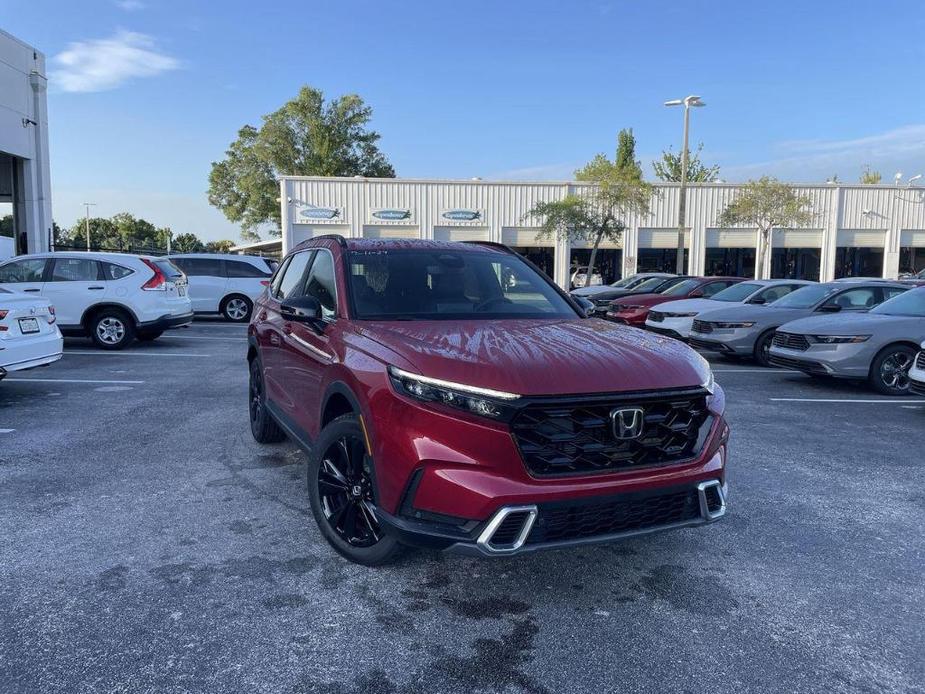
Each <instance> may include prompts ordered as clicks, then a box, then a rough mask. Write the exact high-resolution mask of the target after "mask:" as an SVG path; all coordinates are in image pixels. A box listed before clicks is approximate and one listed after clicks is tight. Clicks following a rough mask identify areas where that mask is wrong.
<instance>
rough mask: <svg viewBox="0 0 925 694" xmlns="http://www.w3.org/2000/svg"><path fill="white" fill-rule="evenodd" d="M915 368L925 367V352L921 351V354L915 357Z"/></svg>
mask: <svg viewBox="0 0 925 694" xmlns="http://www.w3.org/2000/svg"><path fill="white" fill-rule="evenodd" d="M915 368H917V369H925V352H919V356H917V357H916V358H915Z"/></svg>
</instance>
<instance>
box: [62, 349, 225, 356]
mask: <svg viewBox="0 0 925 694" xmlns="http://www.w3.org/2000/svg"><path fill="white" fill-rule="evenodd" d="M64 354H65V355H67V354H82V355H86V356H91V357H95V356H97V355H100V354H121V355H123V356H127V357H211V356H212V355H211V354H187V353H185V352H125V351H115V350H112V351H110V350H100V351H99V352H91V351H89V350H87V351H83V350H74V349H66V350H64Z"/></svg>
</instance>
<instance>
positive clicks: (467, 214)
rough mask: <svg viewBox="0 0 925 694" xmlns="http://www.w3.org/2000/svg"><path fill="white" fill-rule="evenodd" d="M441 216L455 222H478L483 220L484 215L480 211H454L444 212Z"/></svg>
mask: <svg viewBox="0 0 925 694" xmlns="http://www.w3.org/2000/svg"><path fill="white" fill-rule="evenodd" d="M440 216H441V217H443V218H444V219H449V220H452V221H454V222H476V221H478V220H480V219H481V218H482V213H481V212H479V211H478V210H465V209H453V210H446V211H444V212H443V214H441V215H440Z"/></svg>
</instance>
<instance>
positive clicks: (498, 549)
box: [476, 505, 538, 554]
mask: <svg viewBox="0 0 925 694" xmlns="http://www.w3.org/2000/svg"><path fill="white" fill-rule="evenodd" d="M512 513H526V514H527V517H526V519H525V520H524V523H523V525H522V526H521V528H520V532H519V533H518V534H517V537H516V538H515V539H514V542H512V543H510V544H505V545H493V544H492V542H491V540H492V536H493V535H494V534H495V533H496V532H497V530H498V528H500V527H501V524H502V523H503V522H504V519H505V518H507V517H508V516H509V515H511V514H512ZM537 513H538V511H537V508H536V506H533V505H531V506H505V507H503V508H500V509H498V510H497V511H496V512H495V515H494V516H492V518H491V520H490V521H488V525H486V526H485V530H483V531H482V534H481V535H479V539H478V540H476V545H478V547H479V549H480V550H482V551H483V552H485V553H486V554H513V553H515V552H516V551H517V550H519V549H520V548H521V547H523V544H524V543H525V542H526V541H527V536H529V535H530V531H531V530H533V523H534V522H535V521H536V516H537Z"/></svg>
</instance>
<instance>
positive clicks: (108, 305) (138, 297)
mask: <svg viewBox="0 0 925 694" xmlns="http://www.w3.org/2000/svg"><path fill="white" fill-rule="evenodd" d="M0 287H3V288H5V289H9V290H11V291H16V292H24V293H27V294H38V295H39V296H43V297H45V298H47V299H48V300H49V301H51V303H52V304H54V306H55V310H56V313H57V318H58V326H59V327H60V329H61V332H62V333H63V334H64V335H88V336H89V337H91V338H92V339H93V341H94V342H95V343H96V344H97V346H99V347H102V348H103V349H122V348H123V347H126V346H127V345H128V344H129V343H131V341H132V340H133V339H134V338H136V337H137V338H138V339H139V340H154V339H156V338H158V337H160V335H161V333H163V332H164V330H167V329H168V328H177V327H180V326H183V325H188V324H189V323H191V322H192V320H193V310H192V305H191V304H190V300H189V297H188V296H187V295H186V278H185V277H184V276H183V273H182V272H180V270H178V269H177V267H176V266H175V265H173V264H172V263H171V262H170V261H169V260H167V259H166V258H155V257H149V256H141V255H128V254H123V253H83V252H74V253H38V254H35V255H21V256H17V257H15V258H11V259H10V260H7V261H6V262H3V263H0Z"/></svg>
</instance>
